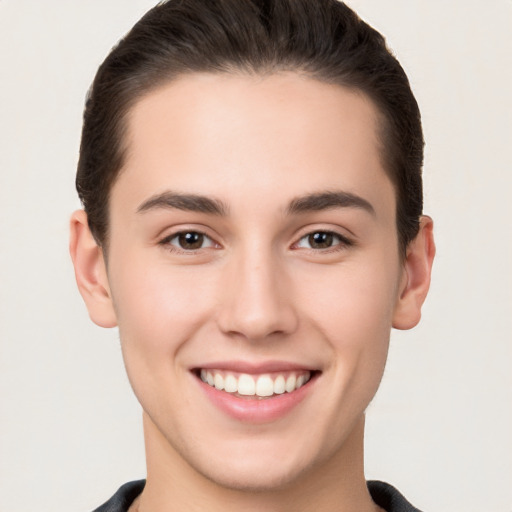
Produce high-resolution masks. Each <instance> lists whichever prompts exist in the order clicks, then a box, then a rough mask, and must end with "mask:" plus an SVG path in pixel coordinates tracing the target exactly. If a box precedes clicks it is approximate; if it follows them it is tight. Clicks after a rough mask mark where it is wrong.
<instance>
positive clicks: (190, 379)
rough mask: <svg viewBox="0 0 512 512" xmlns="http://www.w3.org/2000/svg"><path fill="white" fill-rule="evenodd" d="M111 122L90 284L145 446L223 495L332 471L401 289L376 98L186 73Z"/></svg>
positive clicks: (381, 353)
mask: <svg viewBox="0 0 512 512" xmlns="http://www.w3.org/2000/svg"><path fill="white" fill-rule="evenodd" d="M128 123H129V124H128V134H127V144H128V148H129V150H128V155H127V159H126V163H125V166H124V168H123V170H122V172H121V174H120V176H119V179H118V180H117V182H116V183H115V185H114V186H113V189H112V193H111V205H110V239H109V249H108V251H109V252H108V268H107V275H108V283H109V294H110V296H111V298H112V302H113V308H114V311H115V317H116V322H117V323H118V325H119V329H120V336H121V342H122V350H123V356H124V359H125V364H126V368H127V372H128V375H129V378H130V381H131V384H132V386H133V389H134V391H135V394H136V395H137V397H138V399H139V401H140V403H141V404H142V407H143V409H144V415H145V425H146V435H147V436H148V438H149V440H148V442H149V444H151V443H152V442H155V443H158V445H159V454H158V457H161V458H167V459H168V460H180V461H181V463H183V464H184V465H185V466H186V467H187V468H190V470H191V471H194V472H197V473H198V474H201V475H204V476H206V477H207V478H209V479H211V480H213V481H214V482H218V483H220V484H222V485H225V486H228V487H232V488H245V489H263V488H270V487H276V486H279V485H283V486H284V485H288V484H290V483H291V482H293V481H297V479H299V478H301V477H302V476H304V475H310V474H312V473H313V472H315V471H319V470H320V468H322V467H327V466H328V465H329V464H331V463H335V462H336V461H340V460H341V459H342V458H343V457H346V454H347V450H349V449H352V448H351V447H353V446H355V444H358V443H359V441H360V432H361V428H360V427H361V423H362V418H363V413H364V410H365V408H366V407H367V405H368V403H369V402H370V400H371V399H372V397H373V396H374V393H375V392H376V390H377V387H378V384H379V382H380V379H381V376H382V372H383V369H384V364H385V359H386V354H387V350H388V341H389V334H390V329H391V326H392V324H393V321H394V316H395V314H396V307H397V301H398V299H399V297H400V294H401V293H402V283H403V279H404V271H403V266H402V265H401V263H400V258H399V255H398V241H397V232H396V218H395V209H396V204H395V194H394V189H393V186H392V184H391V182H390V180H389V179H388V177H387V176H386V174H385V172H384V170H383V167H382V164H381V155H380V152H379V143H378V138H377V113H376V110H375V108H374V106H373V105H372V103H371V102H370V101H369V100H368V99H367V98H366V97H364V96H363V95H361V94H358V93H356V92H351V91H349V90H345V89H343V88H341V87H339V86H335V85H328V84H324V83H320V82H317V81H315V80H312V79H307V78H303V77H300V76H298V75H295V74H280V75H273V76H270V77H265V78H262V77H254V76H252V77H249V76H235V75H206V74H205V75H201V74H196V75H190V76H186V77H183V78H181V79H179V80H177V81H175V82H173V83H172V84H170V85H166V86H165V87H162V88H160V89H159V90H157V91H155V92H152V93H150V94H148V95H147V96H146V97H144V98H143V99H141V100H140V101H139V102H138V103H137V104H136V105H135V107H134V108H133V111H132V112H131V114H130V116H129V121H128ZM356 433H357V435H356ZM356 438H357V440H356ZM157 439H158V441H156V440H157ZM155 456H156V455H155Z"/></svg>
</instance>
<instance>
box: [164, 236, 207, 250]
mask: <svg viewBox="0 0 512 512" xmlns="http://www.w3.org/2000/svg"><path fill="white" fill-rule="evenodd" d="M160 244H162V245H167V246H170V248H171V249H175V250H178V251H179V250H181V251H197V250H199V249H205V248H209V247H215V242H214V241H213V240H212V239H211V238H210V237H209V236H207V235H205V234H203V233H200V232H198V231H181V232H179V233H174V234H173V235H171V236H168V237H167V238H164V239H163V240H162V241H161V242H160Z"/></svg>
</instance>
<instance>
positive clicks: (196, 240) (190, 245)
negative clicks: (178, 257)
mask: <svg viewBox="0 0 512 512" xmlns="http://www.w3.org/2000/svg"><path fill="white" fill-rule="evenodd" d="M177 239H178V243H179V245H180V247H181V248H182V249H186V250H191V249H200V248H201V247H202V246H203V242H204V235H203V234H202V233H196V232H195V231H191V232H190V233H180V234H179V235H178V236H177Z"/></svg>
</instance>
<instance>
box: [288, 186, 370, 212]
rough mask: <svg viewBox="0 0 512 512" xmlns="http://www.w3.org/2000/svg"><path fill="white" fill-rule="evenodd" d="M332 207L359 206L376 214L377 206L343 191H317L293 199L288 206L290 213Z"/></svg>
mask: <svg viewBox="0 0 512 512" xmlns="http://www.w3.org/2000/svg"><path fill="white" fill-rule="evenodd" d="M332 208H359V209H361V210H365V211H367V212H368V213H370V214H371V215H373V216H375V208H374V207H373V206H372V205H371V203H370V202H368V201H367V200H366V199H363V198H362V197H360V196H358V195H356V194H352V193H350V192H343V191H327V192H316V193H313V194H308V195H305V196H301V197H297V198H295V199H293V200H292V201H291V202H290V204H289V205H288V208H287V213H288V215H291V214H297V213H307V212H311V211H321V210H329V209H332Z"/></svg>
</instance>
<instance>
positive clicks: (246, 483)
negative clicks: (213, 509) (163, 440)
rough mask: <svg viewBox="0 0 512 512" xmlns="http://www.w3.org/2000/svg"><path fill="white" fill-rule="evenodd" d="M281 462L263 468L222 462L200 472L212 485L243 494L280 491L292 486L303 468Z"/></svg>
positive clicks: (302, 471) (259, 464) (257, 465)
mask: <svg viewBox="0 0 512 512" xmlns="http://www.w3.org/2000/svg"><path fill="white" fill-rule="evenodd" d="M282 462H283V461H279V460H278V461H276V460H274V462H273V463H272V464H270V465H269V464H267V465H265V466H264V467H263V466H262V464H261V463H258V464H255V465H250V464H238V463H235V464H232V463H229V462H227V463H226V462H222V463H220V464H219V465H215V466H210V465H208V466H209V467H207V468H204V469H203V471H201V470H200V472H201V473H202V475H203V476H204V477H206V478H207V479H208V480H210V481H211V482H213V483H214V484H216V485H218V486H221V487H224V488H226V489H231V490H233V491H243V492H253V493H258V492H270V491H280V490H283V489H286V488H287V487H290V486H292V485H293V483H294V482H296V481H297V480H298V479H299V478H300V476H301V475H302V474H303V473H304V471H305V469H304V468H298V467H294V468H290V467H287V465H286V464H282Z"/></svg>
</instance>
